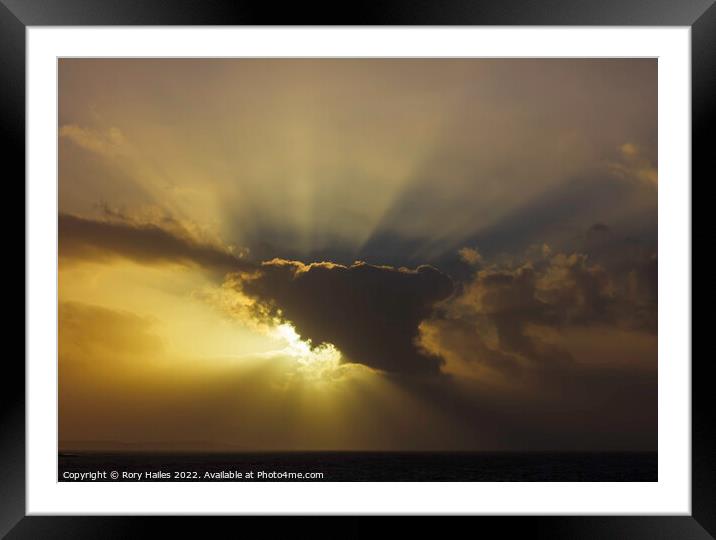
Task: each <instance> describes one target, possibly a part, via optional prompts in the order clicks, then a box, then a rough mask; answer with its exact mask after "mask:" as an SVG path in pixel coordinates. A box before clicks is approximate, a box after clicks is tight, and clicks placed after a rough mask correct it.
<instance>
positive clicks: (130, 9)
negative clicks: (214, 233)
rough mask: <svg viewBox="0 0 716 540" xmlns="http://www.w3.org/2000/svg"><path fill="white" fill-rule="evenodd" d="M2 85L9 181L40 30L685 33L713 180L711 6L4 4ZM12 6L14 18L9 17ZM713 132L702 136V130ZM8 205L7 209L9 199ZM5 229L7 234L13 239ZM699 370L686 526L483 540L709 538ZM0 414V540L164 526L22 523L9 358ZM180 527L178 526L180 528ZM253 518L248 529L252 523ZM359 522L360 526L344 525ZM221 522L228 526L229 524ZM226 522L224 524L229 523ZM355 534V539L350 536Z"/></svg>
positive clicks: (698, 144)
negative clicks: (250, 27)
mask: <svg viewBox="0 0 716 540" xmlns="http://www.w3.org/2000/svg"><path fill="white" fill-rule="evenodd" d="M0 2H4V4H5V5H3V3H0V75H1V76H0V80H2V81H3V85H2V89H3V96H2V97H3V99H2V100H1V101H0V110H1V111H2V112H1V113H0V117H1V118H2V126H3V127H4V130H3V131H4V134H5V136H6V137H5V138H6V141H5V145H4V147H5V149H6V151H7V153H6V156H7V157H6V162H7V163H9V164H10V167H11V171H12V172H11V173H9V174H8V176H7V178H8V179H10V178H14V177H15V176H22V177H24V175H25V157H24V156H25V152H24V149H25V36H26V34H25V27H26V26H44V25H58V26H60V25H67V26H78V25H175V24H181V25H197V24H198V25H214V24H222V25H224V24H231V25H247V24H258V25H263V24H293V25H296V24H312V25H316V24H331V25H335V24H347V23H350V24H351V25H355V24H368V25H570V26H580V25H642V26H650V25H663V26H677V25H685V26H691V34H692V176H693V174H696V173H697V171H701V175H702V176H704V177H705V175H706V171H707V170H708V171H711V172H712V171H713V170H714V167H713V165H714V163H713V161H714V157H713V154H714V153H713V151H712V150H711V148H710V145H709V144H708V138H707V137H708V134H709V133H708V131H711V129H710V126H712V125H713V121H714V120H715V118H714V116H715V115H714V104H713V102H714V100H713V96H714V95H716V69H715V66H714V64H715V63H714V56H716V8H715V7H714V5H713V0H703V1H689V2H686V1H682V2H669V1H668V0H651V1H638V0H629V1H622V2H617V1H613V0H610V1H607V2H597V1H585V0H580V1H576V0H572V1H570V0H549V1H545V2H541V3H540V2H517V1H507V2H505V1H504V0H503V1H502V2H500V1H498V0H494V1H490V2H479V3H478V2H472V3H467V2H464V1H463V2H460V1H445V0H443V1H441V2H437V1H436V2H433V3H430V4H429V3H427V2H421V3H414V2H409V1H405V2H381V4H380V5H377V4H376V5H374V6H373V7H372V9H370V8H367V9H363V10H360V11H357V12H354V13H350V11H349V10H345V11H343V12H339V11H335V12H331V11H330V10H325V9H324V8H323V6H321V7H320V8H318V7H317V6H314V8H311V7H310V6H306V5H301V4H295V5H293V7H288V6H287V7H286V9H284V6H282V7H281V10H277V9H276V7H275V6H271V5H270V4H268V3H264V4H261V5H259V4H252V3H250V2H228V1H227V2H212V3H211V4H209V3H208V2H201V1H200V0H196V1H194V0H192V1H189V0H175V1H174V2H172V3H171V4H169V3H167V2H163V3H161V4H160V3H159V2H149V1H145V2H141V1H126V0H125V1H122V2H119V1H117V2H114V3H110V2H106V1H100V0H94V1H92V0H63V1H61V2H60V1H56V2H50V1H47V2H43V1H41V0H12V1H10V0H0ZM8 5H9V6H10V7H9V8H8V7H7V6H8ZM707 130H708V131H707ZM10 201H12V199H10ZM8 230H11V229H9V228H8ZM707 369H708V368H707V367H706V361H704V362H702V363H698V362H695V363H693V364H692V484H691V485H692V515H691V516H686V517H666V516H664V517H655V516H648V517H584V518H580V517H564V518H561V517H499V518H498V517H479V518H477V519H480V520H481V522H480V524H479V526H480V527H481V529H482V528H483V527H484V531H485V532H486V531H489V530H499V531H500V533H501V534H509V533H515V532H517V531H523V532H528V534H529V535H530V536H537V537H540V536H545V537H547V536H548V537H550V538H560V537H574V536H575V535H578V536H579V537H581V538H592V537H593V538H598V537H604V536H614V535H616V536H623V537H629V538H641V537H644V538H659V537H663V538H708V537H709V536H710V535H709V532H707V531H710V532H711V534H714V531H716V515H715V512H714V510H713V507H714V506H716V504H715V501H716V499H715V498H714V491H715V487H716V467H714V465H713V460H714V458H713V456H714V455H715V451H714V446H713V442H712V441H711V439H713V431H714V430H713V427H712V426H711V424H710V422H709V418H708V416H709V415H708V412H709V407H710V406H711V405H712V401H713V400H712V399H711V395H712V390H711V389H710V388H708V389H707V387H706V385H707V384H709V383H710V380H709V378H708V377H707V376H706V370H707ZM4 378H5V380H6V381H13V382H12V383H11V384H7V383H6V389H5V392H4V394H5V398H6V399H7V403H6V405H5V406H4V407H3V410H2V413H3V414H2V420H1V422H2V424H1V425H2V438H1V439H0V456H2V458H3V459H2V462H1V464H0V493H2V496H1V497H0V500H1V501H2V504H0V534H5V533H6V532H7V531H9V530H10V529H11V528H13V527H14V528H13V530H12V533H11V535H10V537H13V538H25V537H27V538H31V537H32V538H38V537H41V538H48V537H55V538H62V537H65V536H72V537H74V538H77V537H86V536H97V535H98V534H100V533H104V534H106V533H107V532H108V530H107V529H108V528H111V530H112V532H113V536H114V535H115V534H117V533H119V532H120V531H121V534H120V536H125V535H126V536H140V535H144V534H145V533H148V532H151V530H152V528H153V527H155V526H157V525H159V524H158V520H157V519H156V518H146V517H142V518H140V517H127V518H117V517H106V518H105V517H92V518H89V517H26V516H25V429H24V420H25V390H24V385H22V384H20V383H19V381H23V380H24V378H25V373H24V364H23V365H22V366H21V365H20V361H19V359H15V358H14V357H12V356H8V360H7V362H6V372H5V377H4ZM177 519H179V520H181V521H177ZM206 519H211V520H217V521H219V520H220V521H224V520H226V519H230V518H215V517H212V518H192V519H189V518H183V517H181V518H169V519H166V518H165V519H162V520H161V525H160V526H161V531H162V533H163V534H167V533H168V532H169V530H170V529H171V528H173V527H179V528H180V529H181V530H182V531H183V533H184V534H186V533H188V532H189V531H191V530H192V529H193V528H195V530H196V531H197V534H199V533H201V532H203V533H204V534H205V533H206V526H207V525H206V524H207V522H206ZM252 519H254V518H252ZM351 519H357V518H351ZM224 522H225V521H224ZM225 523H226V522H225ZM351 530H353V531H356V532H357V529H351Z"/></svg>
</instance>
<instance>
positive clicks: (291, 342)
mask: <svg viewBox="0 0 716 540" xmlns="http://www.w3.org/2000/svg"><path fill="white" fill-rule="evenodd" d="M274 333H275V336H276V337H277V338H279V339H281V340H283V341H284V342H285V343H286V347H285V348H284V349H283V351H282V352H283V353H284V354H286V355H288V356H290V357H292V358H295V359H296V361H297V362H298V363H299V364H301V365H303V366H308V367H313V368H316V369H318V370H320V371H323V370H325V369H329V368H336V367H338V365H339V363H340V360H341V352H340V351H339V350H338V349H337V348H336V346H335V345H333V344H332V343H322V344H321V345H318V346H316V347H313V346H312V343H311V340H310V339H308V340H304V339H301V336H300V335H299V334H298V332H296V328H295V327H294V326H293V325H292V324H291V323H282V324H280V325H278V326H276V327H275V329H274Z"/></svg>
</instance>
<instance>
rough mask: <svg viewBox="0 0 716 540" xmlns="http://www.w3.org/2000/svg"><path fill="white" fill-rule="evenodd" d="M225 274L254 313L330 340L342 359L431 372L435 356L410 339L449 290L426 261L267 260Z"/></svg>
mask: <svg viewBox="0 0 716 540" xmlns="http://www.w3.org/2000/svg"><path fill="white" fill-rule="evenodd" d="M232 277H233V279H234V280H235V281H234V283H235V286H236V287H238V288H240V290H241V292H242V293H243V294H245V295H247V296H249V297H250V298H252V299H254V301H255V305H254V315H255V316H259V317H264V318H266V317H270V318H272V319H279V320H286V321H290V322H291V323H292V324H293V325H294V326H295V328H296V331H297V332H298V334H300V335H301V336H302V338H303V339H310V340H311V343H312V344H314V345H319V344H321V343H332V344H333V345H335V346H336V347H337V348H338V349H339V350H340V351H341V353H342V354H343V357H344V358H345V359H347V360H348V361H349V362H356V363H360V364H364V365H366V366H369V367H372V368H375V369H379V370H383V371H387V372H395V373H437V372H438V371H439V366H440V363H441V360H440V359H439V358H438V357H436V356H431V355H430V354H426V353H425V352H422V351H420V350H418V348H417V347H416V345H415V343H414V340H415V338H416V337H417V334H418V325H419V324H420V322H421V321H422V320H423V319H425V318H426V317H428V316H430V314H431V312H432V309H433V305H434V304H435V303H436V302H438V301H440V300H443V299H444V298H446V297H447V296H449V295H450V293H451V292H452V290H453V283H452V280H451V279H450V278H449V277H448V276H446V275H445V274H443V273H442V272H440V271H439V270H437V269H435V268H433V267H431V266H419V267H418V268H416V269H407V268H393V267H388V266H374V265H369V264H366V263H363V262H355V263H354V264H352V265H350V266H344V265H340V264H335V263H331V262H321V263H312V264H308V265H306V264H303V263H300V262H297V261H287V260H283V259H274V260H272V261H268V262H265V263H263V264H262V265H261V267H260V268H259V270H258V272H255V273H252V274H248V273H246V274H243V275H236V274H235V275H234V276H232Z"/></svg>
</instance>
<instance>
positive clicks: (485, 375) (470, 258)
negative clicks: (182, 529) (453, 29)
mask: <svg viewBox="0 0 716 540" xmlns="http://www.w3.org/2000/svg"><path fill="white" fill-rule="evenodd" d="M57 85H58V87H57V92H58V103H57V129H58V131H57V152H58V163H57V167H58V178H57V183H58V185H57V196H58V215H57V226H58V238H57V246H58V248H57V249H58V259H57V264H58V268H57V270H58V277H57V280H58V284H57V293H58V294H57V296H58V298H57V317H58V318H57V332H58V334H57V339H58V358H57V370H58V380H57V392H58V394H57V395H58V404H57V406H58V415H57V416H58V417H57V422H58V468H57V474H58V477H57V480H58V481H59V482H97V481H106V482H167V481H181V482H217V481H219V482H252V481H256V482H261V481H281V482H285V481H288V482H658V481H659V478H658V455H657V448H658V423H657V420H658V414H657V413H658V410H657V397H658V391H657V390H658V386H657V381H658V369H657V368H658V343H657V341H658V340H657V337H658V324H657V314H658V295H657V285H658V280H657V276H658V267H659V263H658V227H659V223H658V204H657V203H658V129H657V127H658V114H657V105H658V103H657V102H658V99H657V98H658V86H659V84H658V60H657V58H449V57H445V58H442V57H434V58H400V57H394V58H392V57H391V58H232V57H226V58H219V57H216V58H153V57H149V58H129V57H127V58H67V57H60V58H58V59H57Z"/></svg>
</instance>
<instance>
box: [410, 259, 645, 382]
mask: <svg viewBox="0 0 716 540" xmlns="http://www.w3.org/2000/svg"><path fill="white" fill-rule="evenodd" d="M652 274H653V275H652ZM655 274H656V258H653V259H649V261H648V262H644V263H642V264H640V265H636V266H634V267H632V268H631V269H630V270H629V271H626V272H623V273H622V274H619V275H615V274H613V273H610V272H608V271H607V270H606V269H604V268H603V267H602V266H600V265H598V264H594V263H591V262H590V261H589V258H588V257H587V256H586V255H584V254H576V253H574V254H570V255H565V254H556V255H551V254H549V250H545V253H544V254H543V255H542V256H541V258H534V259H530V260H527V261H526V262H523V263H522V264H520V265H519V266H517V267H516V268H515V267H495V266H492V267H488V268H486V269H484V270H480V271H478V272H476V273H475V274H474V277H473V278H472V279H471V280H470V281H468V282H467V283H464V284H463V285H462V287H461V290H460V292H459V293H458V294H456V295H454V296H453V297H451V298H450V299H449V300H447V301H445V302H442V303H441V304H440V305H439V307H438V309H436V310H435V312H434V313H433V315H432V316H431V317H430V318H429V319H427V320H426V321H424V322H423V323H422V324H421V337H420V344H421V346H422V347H423V348H424V349H425V350H426V351H428V352H431V353H433V354H436V355H439V356H441V357H442V358H444V359H446V360H448V361H450V360H451V359H452V360H453V361H454V362H453V363H456V364H459V363H460V362H464V363H466V364H470V363H472V364H473V365H477V366H485V367H487V368H489V369H492V370H495V371H497V372H498V373H501V374H503V375H507V376H516V375H517V374H520V373H522V372H523V371H525V370H530V372H534V371H535V370H539V371H543V372H544V371H554V370H556V369H560V370H568V369H569V366H570V365H571V364H573V362H574V358H573V356H572V354H571V353H570V352H569V348H568V347H565V346H563V345H562V344H561V343H560V340H561V338H560V333H561V332H563V331H565V330H567V329H570V328H587V329H592V328H600V327H606V328H617V329H623V330H627V331H646V332H654V331H655V330H656V328H655V324H656V307H657V306H656V296H655V295H656V287H655V283H656V279H655Z"/></svg>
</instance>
